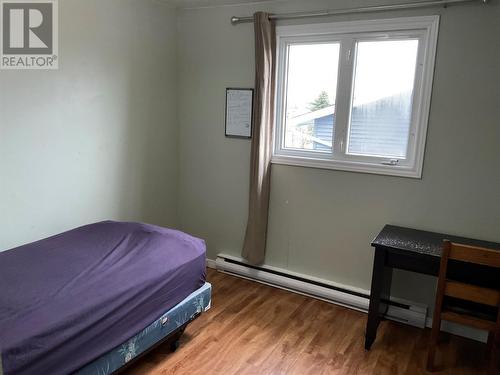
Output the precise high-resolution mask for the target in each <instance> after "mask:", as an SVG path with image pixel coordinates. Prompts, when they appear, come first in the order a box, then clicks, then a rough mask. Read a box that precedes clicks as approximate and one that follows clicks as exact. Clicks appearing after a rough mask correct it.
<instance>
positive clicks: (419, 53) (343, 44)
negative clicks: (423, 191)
mask: <svg viewBox="0 0 500 375" xmlns="http://www.w3.org/2000/svg"><path fill="white" fill-rule="evenodd" d="M438 22H439V17H438V16H432V17H414V18H399V19H395V20H376V21H356V22H342V23H331V24H315V25H301V26H280V27H278V29H277V34H278V63H279V65H278V95H277V118H276V120H277V121H276V127H277V128H276V132H275V147H274V154H273V163H279V164H290V165H301V166H309V167H318V168H329V169H339V170H347V171H358V172H368V173H379V174H387V175H395V176H405V177H416V178H420V177H421V175H422V164H423V157H424V147H425V137H426V132H427V121H428V116H429V107H430V96H431V86H432V75H433V70H434V56H435V50H436V43H437V31H438Z"/></svg>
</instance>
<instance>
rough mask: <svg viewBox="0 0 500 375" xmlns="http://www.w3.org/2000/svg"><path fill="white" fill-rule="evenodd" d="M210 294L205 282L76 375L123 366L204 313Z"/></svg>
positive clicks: (97, 373)
mask: <svg viewBox="0 0 500 375" xmlns="http://www.w3.org/2000/svg"><path fill="white" fill-rule="evenodd" d="M211 291H212V286H211V285H210V284H209V283H205V284H204V285H203V286H202V287H201V288H200V289H198V290H197V291H195V292H193V293H191V294H190V295H189V296H188V297H187V298H185V299H184V300H183V301H182V302H180V303H179V304H177V305H176V306H175V307H173V308H172V309H171V310H170V311H168V312H166V313H165V314H163V315H162V316H161V317H160V318H159V319H157V320H155V321H154V322H153V323H152V324H151V325H149V326H148V327H146V328H145V329H143V330H142V331H141V332H139V333H138V334H137V335H135V336H134V337H132V338H130V339H129V340H127V341H126V342H124V343H123V344H121V345H119V346H117V347H116V348H114V349H112V350H110V351H109V352H108V353H106V354H104V355H103V356H101V357H100V358H98V359H97V360H95V361H93V362H92V363H90V364H88V365H87V366H85V367H83V368H81V369H80V370H78V371H77V372H76V373H75V375H109V374H112V373H113V372H115V371H116V370H118V369H120V368H121V367H123V366H125V365H126V364H127V363H129V362H130V361H132V360H133V359H135V358H137V357H138V356H140V355H141V354H143V353H144V352H146V351H147V350H148V349H149V348H151V347H153V346H154V345H155V344H157V343H158V342H160V341H161V340H163V339H164V338H166V337H167V336H168V335H169V334H171V333H173V332H174V331H175V330H177V329H178V328H180V327H181V326H183V325H184V324H186V323H188V322H189V321H191V320H192V319H193V318H194V317H195V316H197V315H198V314H200V313H202V312H205V311H207V310H208V309H209V308H210V304H211Z"/></svg>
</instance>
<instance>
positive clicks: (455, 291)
mask: <svg viewBox="0 0 500 375" xmlns="http://www.w3.org/2000/svg"><path fill="white" fill-rule="evenodd" d="M450 259H452V260H456V261H459V262H467V263H474V264H478V265H482V266H487V267H492V268H500V251H497V250H491V249H485V248H481V247H475V246H469V245H463V244H457V243H453V242H450V241H444V242H443V253H442V256H441V268H440V271H439V281H440V284H441V288H440V289H441V290H442V292H443V295H446V296H449V297H454V298H459V299H462V300H466V301H472V302H476V303H480V304H484V305H489V306H496V307H500V292H499V291H498V290H495V289H488V288H483V287H479V286H475V285H471V284H464V283H461V282H458V281H452V280H448V279H447V271H448V270H447V268H448V260H450Z"/></svg>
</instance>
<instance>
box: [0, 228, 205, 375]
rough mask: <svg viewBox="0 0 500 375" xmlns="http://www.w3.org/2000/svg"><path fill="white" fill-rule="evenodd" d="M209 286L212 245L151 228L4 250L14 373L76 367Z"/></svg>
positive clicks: (7, 363)
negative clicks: (209, 248)
mask: <svg viewBox="0 0 500 375" xmlns="http://www.w3.org/2000/svg"><path fill="white" fill-rule="evenodd" d="M204 282H205V243H204V241H203V240H200V239H198V238H195V237H192V236H189V235H187V234H185V233H182V232H180V231H176V230H171V229H166V228H161V227H157V226H153V225H148V224H138V223H120V222H109V221H108V222H101V223H96V224H90V225H86V226H83V227H80V228H77V229H73V230H71V231H68V232H65V233H62V234H59V235H57V236H53V237H50V238H47V239H44V240H41V241H38V242H34V243H31V244H28V245H24V246H21V247H18V248H15V249H12V250H9V251H5V252H2V253H0V353H1V359H2V361H1V362H0V363H1V364H2V365H3V372H4V375H14V374H15V375H24V374H36V375H40V374H51V375H57V374H68V373H70V372H72V371H75V370H77V369H78V368H80V367H82V366H83V365H85V364H86V363H88V362H90V361H92V360H94V359H95V358H97V357H99V356H100V355H101V354H103V353H105V352H107V351H109V350H111V349H112V348H114V347H116V346H117V345H119V344H121V343H123V342H124V341H126V340H127V339H128V338H130V337H132V336H133V335H135V334H137V333H138V332H139V331H141V330H142V329H144V328H145V327H146V326H148V325H149V324H151V323H152V322H153V321H155V320H156V319H157V318H158V317H159V316H160V315H161V314H163V313H164V312H165V311H167V310H169V309H170V308H172V307H174V306H175V305H176V304H178V303H179V302H181V301H182V300H183V299H184V298H185V297H187V296H188V295H189V294H190V293H192V292H194V291H195V290H197V289H198V288H200V287H201V286H202V285H203V284H204ZM1 372H2V371H1V369H0V373H1Z"/></svg>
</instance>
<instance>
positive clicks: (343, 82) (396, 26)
mask: <svg viewBox="0 0 500 375" xmlns="http://www.w3.org/2000/svg"><path fill="white" fill-rule="evenodd" d="M438 29H439V16H423V17H402V18H395V19H383V20H361V21H348V22H335V23H324V24H310V25H287V26H278V27H277V29H276V34H277V49H278V50H277V62H278V68H277V77H276V79H277V95H276V122H275V124H276V129H275V130H276V131H275V132H274V148H273V149H274V150H273V157H272V163H275V164H285V165H297V166H304V167H313V168H323V169H335V170H342V171H354V172H364V173H374V174H382V175H391V176H402V177H412V178H421V177H422V169H423V161H424V151H425V142H426V135H427V124H428V121H429V111H430V104H431V92H432V81H433V75H434V64H435V56H436V47H437V38H438ZM394 38H401V39H418V40H419V47H418V53H417V64H416V73H415V86H414V91H413V105H412V118H411V125H410V131H409V139H408V149H407V157H406V159H404V160H402V159H400V160H396V159H393V158H384V157H373V156H364V155H352V154H347V151H346V150H347V140H348V139H347V137H348V129H347V127H348V126H349V122H350V121H349V120H350V119H349V116H350V111H351V108H350V107H351V102H352V94H353V93H352V91H353V86H354V84H353V80H354V77H353V70H354V65H355V57H354V54H355V45H356V42H357V41H365V40H387V39H391V40H393V39H394ZM339 41H340V42H341V46H340V58H339V76H338V83H337V90H338V91H337V99H336V108H337V109H338V111H337V109H336V116H337V118H336V124H335V126H336V128H335V139H334V140H333V145H334V147H333V153H322V152H317V151H316V152H313V151H308V150H297V149H289V148H288V149H287V148H285V147H284V128H285V117H286V115H285V113H284V109H285V108H286V95H285V93H286V85H287V82H286V79H287V63H288V56H287V51H288V46H289V45H291V44H294V43H305V42H307V43H315V42H319V43H321V42H323V43H324V42H339ZM347 109H348V110H347Z"/></svg>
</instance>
